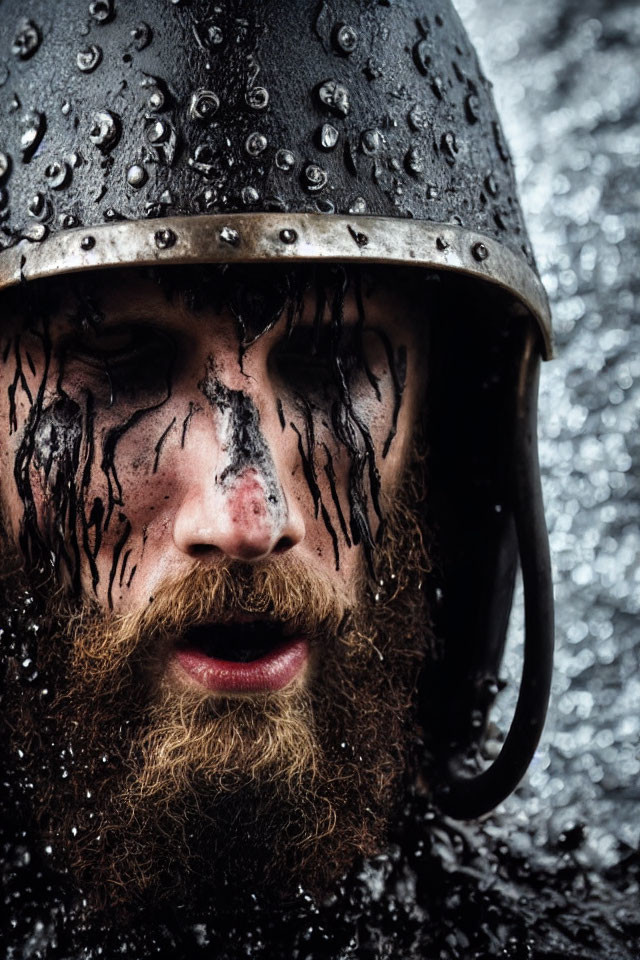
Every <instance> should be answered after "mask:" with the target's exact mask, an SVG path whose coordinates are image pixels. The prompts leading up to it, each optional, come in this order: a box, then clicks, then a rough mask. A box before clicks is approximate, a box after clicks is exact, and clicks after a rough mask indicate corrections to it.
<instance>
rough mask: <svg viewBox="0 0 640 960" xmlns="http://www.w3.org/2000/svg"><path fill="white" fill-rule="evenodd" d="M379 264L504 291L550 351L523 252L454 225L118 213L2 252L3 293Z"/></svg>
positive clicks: (542, 301)
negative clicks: (45, 280) (156, 276)
mask: <svg viewBox="0 0 640 960" xmlns="http://www.w3.org/2000/svg"><path fill="white" fill-rule="evenodd" d="M309 260H313V261H329V262H338V263H353V262H356V263H363V264H367V263H369V264H374V263H376V264H377V263H386V264H389V265H402V266H415V267H429V268H432V269H435V270H443V271H451V272H454V273H461V274H464V275H466V276H470V277H476V278H477V279H479V280H484V281H485V282H486V283H490V284H494V285H496V286H498V287H501V288H502V289H504V290H508V291H509V292H510V293H511V294H512V296H513V297H514V299H515V301H516V302H518V301H519V302H520V303H521V304H522V305H523V307H525V308H526V310H527V311H528V312H530V313H531V314H532V315H533V316H534V317H535V319H536V322H537V324H538V326H539V329H540V333H541V338H542V343H543V346H544V355H545V358H546V359H549V358H550V357H551V356H552V355H553V342H552V333H551V315H550V313H549V304H548V301H547V295H546V293H545V291H544V288H543V286H542V284H541V282H540V279H539V278H538V276H537V274H536V273H535V271H534V270H533V268H532V267H531V265H530V264H529V263H528V262H527V260H526V258H525V257H524V255H523V254H518V253H516V252H514V251H513V250H511V249H510V248H509V247H507V246H506V245H505V244H503V243H500V242H498V241H497V240H495V239H494V238H493V237H485V236H483V235H482V234H480V233H476V232H474V231H472V230H467V229H465V228H464V227H460V226H458V225H457V224H451V223H432V222H431V221H430V220H408V219H407V220H402V219H395V218H394V217H369V216H353V217H342V216H333V215H332V216H327V215H325V214H318V213H230V214H220V213H217V214H215V213H213V214H201V215H198V216H182V217H164V218H161V219H157V220H131V221H129V220H124V221H119V222H116V223H103V224H99V225H97V226H94V227H87V228H86V229H76V230H64V231H63V232H62V233H58V234H56V235H55V236H52V237H49V239H45V240H44V241H42V242H40V243H33V242H29V241H27V240H23V241H21V242H20V243H18V244H16V245H15V246H13V247H9V248H8V249H6V250H4V251H0V290H1V289H3V288H4V287H10V286H14V285H16V284H18V283H21V282H23V281H25V280H36V279H38V278H39V277H50V276H55V275H57V274H62V273H77V272H81V271H84V270H104V269H107V268H111V267H126V266H172V265H175V264H191V263H221V262H224V263H295V262H296V261H309Z"/></svg>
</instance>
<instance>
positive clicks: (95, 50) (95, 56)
mask: <svg viewBox="0 0 640 960" xmlns="http://www.w3.org/2000/svg"><path fill="white" fill-rule="evenodd" d="M101 61H102V50H101V49H100V47H99V46H98V45H97V43H92V44H91V46H90V47H87V49H86V50H81V51H80V52H79V53H78V56H77V57H76V63H77V65H78V70H81V71H82V72H83V73H92V72H93V71H94V70H95V69H96V67H98V66H99V65H100V63H101Z"/></svg>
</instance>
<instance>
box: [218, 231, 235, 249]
mask: <svg viewBox="0 0 640 960" xmlns="http://www.w3.org/2000/svg"><path fill="white" fill-rule="evenodd" d="M220 239H221V240H222V242H223V243H228V244H229V246H230V247H237V246H238V244H239V243H240V234H239V233H238V231H237V230H234V229H233V227H223V228H222V229H221V231H220Z"/></svg>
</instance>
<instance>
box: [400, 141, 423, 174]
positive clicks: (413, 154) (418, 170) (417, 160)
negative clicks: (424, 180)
mask: <svg viewBox="0 0 640 960" xmlns="http://www.w3.org/2000/svg"><path fill="white" fill-rule="evenodd" d="M404 165H405V167H406V169H407V171H408V172H409V173H410V174H411V175H412V176H414V177H419V176H420V175H421V174H422V173H424V158H423V157H422V155H421V154H420V151H419V150H418V149H417V148H416V147H411V148H410V149H409V150H408V152H407V155H406V157H405V159H404Z"/></svg>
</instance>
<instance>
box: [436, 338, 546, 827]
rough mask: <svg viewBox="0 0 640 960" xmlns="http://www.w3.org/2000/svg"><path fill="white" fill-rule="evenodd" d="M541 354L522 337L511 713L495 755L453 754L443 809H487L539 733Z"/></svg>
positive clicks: (542, 692)
mask: <svg viewBox="0 0 640 960" xmlns="http://www.w3.org/2000/svg"><path fill="white" fill-rule="evenodd" d="M539 369H540V358H539V356H538V355H537V351H536V349H535V347H534V344H533V341H532V338H531V337H529V338H528V340H527V344H526V348H525V354H524V357H523V362H522V367H521V376H520V382H519V384H518V409H517V412H516V418H515V423H514V429H515V438H514V457H515V465H514V476H513V482H514V487H515V521H516V530H517V536H518V547H519V552H520V562H521V566H522V579H523V585H524V602H525V644H524V664H523V668H522V680H521V686H520V693H519V695H518V702H517V705H516V710H515V714H514V717H513V720H512V723H511V727H510V729H509V733H508V734H507V737H506V740H505V742H504V744H503V747H502V750H501V751H500V754H499V756H498V757H497V759H496V760H495V761H494V762H493V763H492V764H491V766H490V767H488V768H487V769H486V770H484V771H483V772H482V773H479V774H477V775H476V776H469V775H465V774H464V773H463V772H462V770H461V767H462V764H463V761H461V759H460V758H454V759H453V760H452V761H451V762H450V764H449V769H448V770H447V773H446V775H445V782H444V783H443V784H442V786H441V787H440V788H439V790H437V791H436V801H437V803H438V806H439V807H440V809H441V810H442V811H443V813H446V814H448V815H449V816H451V817H455V818H456V819H459V820H472V819H475V818H476V817H481V816H482V815H483V814H485V813H488V812H489V811H490V810H493V809H494V807H496V806H497V805H498V804H499V803H501V802H502V801H503V800H504V799H505V798H506V797H507V796H509V794H510V793H511V792H512V791H513V790H514V789H515V788H516V786H517V785H518V783H519V782H520V780H521V779H522V777H523V776H524V774H525V772H526V770H527V767H528V766H529V764H530V762H531V759H532V757H533V755H534V753H535V750H536V747H537V745H538V742H539V740H540V736H541V734H542V729H543V727H544V722H545V717H546V713H547V706H548V702H549V692H550V688H551V671H552V661H553V585H552V581H551V563H550V558H549V541H548V536H547V530H546V525H545V519H544V512H543V504H542V491H541V486H540V472H539V467H538V449H537V437H536V423H537V417H536V413H537V405H536V400H537V394H538V376H539Z"/></svg>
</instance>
